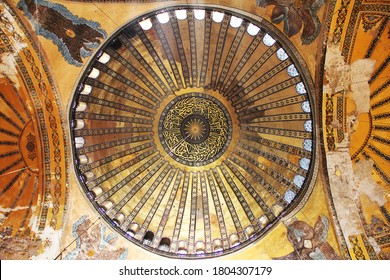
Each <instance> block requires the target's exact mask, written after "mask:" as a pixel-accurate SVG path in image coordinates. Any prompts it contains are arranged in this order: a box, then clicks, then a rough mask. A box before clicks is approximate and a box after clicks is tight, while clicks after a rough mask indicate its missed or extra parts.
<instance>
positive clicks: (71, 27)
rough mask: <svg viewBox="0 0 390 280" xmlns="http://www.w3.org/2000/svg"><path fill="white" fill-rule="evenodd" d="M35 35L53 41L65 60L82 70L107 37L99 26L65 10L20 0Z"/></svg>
mask: <svg viewBox="0 0 390 280" xmlns="http://www.w3.org/2000/svg"><path fill="white" fill-rule="evenodd" d="M18 7H19V9H21V10H22V11H23V12H24V13H25V15H26V16H27V17H28V18H29V19H30V21H31V23H32V24H33V26H34V29H35V32H36V34H38V35H42V36H44V37H45V38H47V39H49V40H52V41H53V43H54V44H56V45H57V46H58V49H59V51H60V52H61V54H62V55H63V57H64V58H65V60H66V61H67V62H68V63H70V64H73V65H75V66H81V65H82V64H83V59H84V58H86V57H88V56H90V55H92V52H93V50H94V49H96V48H97V47H98V46H99V44H100V42H101V41H102V40H103V39H105V38H106V36H107V34H106V32H105V31H104V30H102V29H101V28H100V24H99V23H97V22H95V21H91V20H86V19H84V18H79V17H77V16H75V15H73V14H72V13H71V12H70V11H69V10H68V9H67V8H66V7H65V6H63V5H60V4H56V3H51V2H48V1H45V0H21V1H20V2H19V4H18Z"/></svg>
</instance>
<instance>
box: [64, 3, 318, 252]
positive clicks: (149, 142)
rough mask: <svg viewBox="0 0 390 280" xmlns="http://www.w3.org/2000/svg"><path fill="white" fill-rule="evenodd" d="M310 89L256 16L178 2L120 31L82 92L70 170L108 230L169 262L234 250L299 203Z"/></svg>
mask: <svg viewBox="0 0 390 280" xmlns="http://www.w3.org/2000/svg"><path fill="white" fill-rule="evenodd" d="M312 93H313V84H312V81H311V78H310V75H309V74H308V70H307V67H306V65H305V64H304V61H303V60H302V58H301V57H300V56H299V54H298V53H297V51H296V50H295V48H294V47H293V45H292V44H291V43H290V42H289V41H288V40H287V39H286V38H285V37H284V36H283V35H282V34H281V33H280V32H279V31H278V30H276V29H275V28H274V27H273V26H272V25H271V24H269V23H268V22H267V21H265V20H264V19H261V18H259V17H255V16H251V15H249V14H244V13H241V12H238V11H237V10H231V9H229V10H225V9H224V8H222V7H211V6H205V7H199V6H196V7H191V6H180V7H170V8H165V9H163V10H159V11H154V12H151V13H149V14H147V15H144V16H142V17H139V18H137V19H135V20H133V21H131V22H130V23H128V24H127V25H125V26H124V27H123V28H121V29H120V30H118V31H117V32H116V33H115V34H113V35H112V36H111V37H110V38H109V39H108V40H107V41H106V42H105V44H104V45H103V46H102V47H101V48H100V50H99V51H98V53H97V54H96V55H95V57H94V58H93V59H92V60H91V62H90V63H89V65H88V67H86V69H85V71H84V74H83V76H82V77H81V78H80V81H79V84H78V85H77V87H76V90H75V93H74V97H73V102H72V106H71V109H70V119H71V120H70V121H71V132H72V143H73V148H74V152H73V155H74V166H75V171H76V173H77V175H78V178H79V181H80V184H81V186H82V188H83V190H84V191H85V193H86V194H87V197H88V198H89V200H90V201H91V203H92V204H93V205H94V207H95V208H96V209H97V210H98V211H99V212H100V214H101V215H102V217H104V219H105V220H106V221H107V222H109V223H110V224H111V226H112V227H113V228H114V229H115V230H116V231H118V232H119V233H120V234H122V235H123V236H124V237H125V238H127V239H129V240H130V241H132V242H134V243H136V244H138V245H140V246H142V247H143V248H145V249H147V250H149V251H152V252H155V253H158V254H162V255H166V256H170V257H184V258H204V257H211V256H218V255H221V254H225V253H229V252H233V251H235V250H238V249H240V248H242V247H243V246H245V245H247V244H250V243H251V242H253V241H255V240H258V239H259V238H261V237H262V236H264V235H265V234H266V233H267V232H268V231H269V230H270V229H271V228H272V227H273V226H274V225H276V224H277V223H278V222H279V221H280V219H281V218H282V217H285V216H286V215H287V214H288V213H290V212H291V211H293V210H294V209H295V208H296V207H297V206H301V205H299V204H301V202H302V198H303V197H304V196H305V194H306V193H307V190H308V189H310V184H311V183H312V180H313V173H315V168H316V164H315V162H316V159H315V158H314V155H315V145H314V143H316V141H314V140H315V132H314V128H315V125H314V113H313V105H312V97H311V94H312Z"/></svg>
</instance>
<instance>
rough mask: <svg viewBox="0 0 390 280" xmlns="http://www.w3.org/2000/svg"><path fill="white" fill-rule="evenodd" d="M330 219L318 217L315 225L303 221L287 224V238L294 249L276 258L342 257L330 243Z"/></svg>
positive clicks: (328, 258)
mask: <svg viewBox="0 0 390 280" xmlns="http://www.w3.org/2000/svg"><path fill="white" fill-rule="evenodd" d="M328 230H329V220H328V218H327V217H326V216H324V215H321V216H320V217H318V219H317V221H316V223H315V225H314V227H311V226H310V225H308V224H307V223H305V222H302V221H297V220H295V221H293V222H292V223H291V224H289V225H287V238H288V241H289V242H290V243H291V245H292V246H293V248H294V251H293V252H291V253H290V254H288V255H286V256H282V257H279V258H274V259H275V260H338V259H341V258H340V256H338V255H337V253H336V251H335V250H334V249H333V248H332V246H331V245H330V244H329V243H328V241H327V239H328Z"/></svg>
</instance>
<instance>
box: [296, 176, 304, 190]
mask: <svg viewBox="0 0 390 280" xmlns="http://www.w3.org/2000/svg"><path fill="white" fill-rule="evenodd" d="M304 182H305V177H303V176H301V175H296V176H295V177H294V184H295V185H297V187H299V188H301V187H302V186H303V183H304Z"/></svg>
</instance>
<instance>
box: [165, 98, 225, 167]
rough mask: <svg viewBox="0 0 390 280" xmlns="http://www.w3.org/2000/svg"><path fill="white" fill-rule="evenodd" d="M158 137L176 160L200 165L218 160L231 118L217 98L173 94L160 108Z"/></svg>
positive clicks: (186, 163)
mask: <svg viewBox="0 0 390 280" xmlns="http://www.w3.org/2000/svg"><path fill="white" fill-rule="evenodd" d="M158 130H159V131H158V132H159V138H160V141H161V144H162V146H163V147H164V149H165V150H166V152H167V153H168V154H169V155H170V156H171V157H172V158H173V159H174V160H176V161H177V162H180V163H182V164H185V165H189V166H202V165H206V164H209V163H212V162H213V161H215V160H216V159H218V158H219V157H220V156H221V155H222V154H223V153H224V151H225V150H226V148H227V147H228V146H229V143H230V141H231V133H232V131H231V118H230V115H229V113H228V111H227V110H226V108H225V106H224V105H223V104H222V103H221V102H220V101H218V100H217V99H216V98H214V97H212V96H210V95H206V94H202V93H189V94H184V95H181V96H178V97H176V98H175V99H174V100H172V101H171V102H170V103H169V104H168V105H167V106H166V107H165V109H164V110H163V112H162V114H161V117H160V122H159V127H158Z"/></svg>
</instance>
